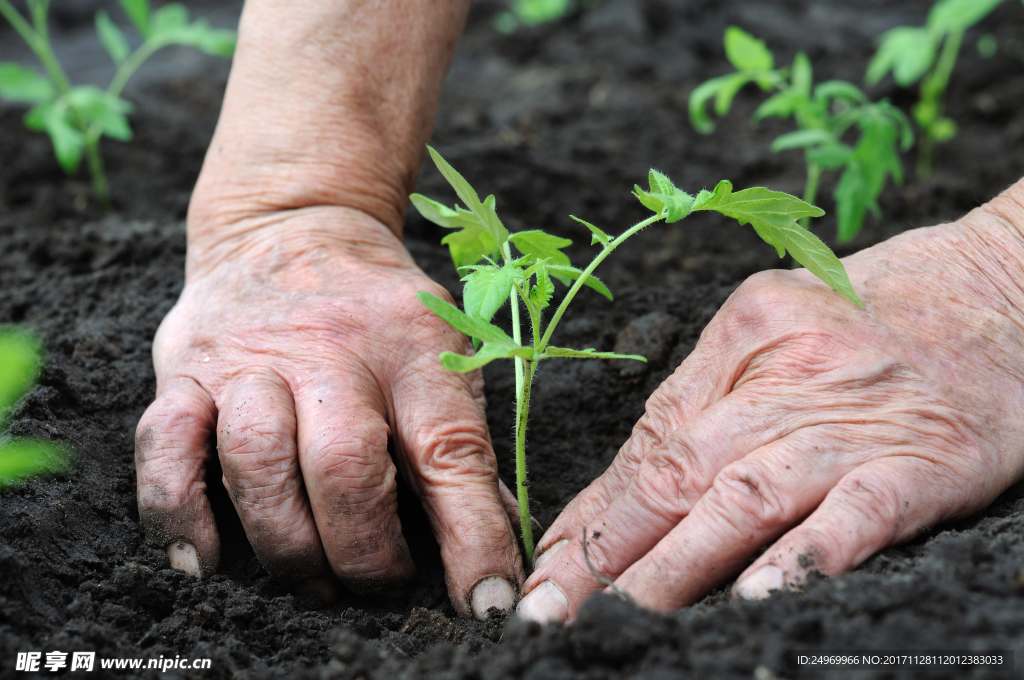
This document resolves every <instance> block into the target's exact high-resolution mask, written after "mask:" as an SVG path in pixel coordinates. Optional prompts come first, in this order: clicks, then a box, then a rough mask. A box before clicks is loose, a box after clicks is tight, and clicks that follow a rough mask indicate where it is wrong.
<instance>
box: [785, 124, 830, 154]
mask: <svg viewBox="0 0 1024 680" xmlns="http://www.w3.org/2000/svg"><path fill="white" fill-rule="evenodd" d="M836 141H837V140H836V136H835V135H833V134H832V133H831V132H829V131H828V130H796V131H795V132H789V133H786V134H784V135H780V136H778V137H776V138H775V141H773V142H772V146H771V149H772V151H775V152H776V153H777V152H779V151H788V150H790V149H806V148H807V147H809V146H817V145H819V144H835V143H836Z"/></svg>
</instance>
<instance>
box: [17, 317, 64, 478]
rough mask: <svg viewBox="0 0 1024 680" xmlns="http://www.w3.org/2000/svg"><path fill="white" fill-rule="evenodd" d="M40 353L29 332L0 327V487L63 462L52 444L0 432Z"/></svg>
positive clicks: (60, 451)
mask: <svg viewBox="0 0 1024 680" xmlns="http://www.w3.org/2000/svg"><path fill="white" fill-rule="evenodd" d="M40 356H41V352H40V348H39V342H38V341H37V340H36V339H35V338H34V337H33V336H32V335H30V334H28V333H26V332H24V331H21V330H18V329H16V328H11V327H6V328H5V327H0V489H3V488H5V487H8V486H11V485H13V484H15V483H17V482H18V481H21V480H24V479H27V478H29V477H35V476H37V475H41V474H46V473H51V472H59V471H61V470H62V469H64V468H65V466H66V464H67V452H66V451H65V450H64V449H63V448H62V447H60V446H58V445H56V444H53V443H51V442H46V441H42V440H39V439H28V438H22V437H10V436H7V435H5V434H3V432H4V429H5V428H6V427H7V421H8V418H9V417H10V412H11V408H12V407H13V406H14V404H15V403H16V402H17V401H18V399H20V398H21V397H22V395H24V394H25V393H26V392H27V391H28V389H29V388H30V387H32V382H33V381H34V379H35V375H36V371H37V370H38V368H39V362H40Z"/></svg>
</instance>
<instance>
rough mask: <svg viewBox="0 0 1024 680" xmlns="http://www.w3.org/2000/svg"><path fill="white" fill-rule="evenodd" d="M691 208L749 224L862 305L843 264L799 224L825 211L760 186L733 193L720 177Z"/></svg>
mask: <svg viewBox="0 0 1024 680" xmlns="http://www.w3.org/2000/svg"><path fill="white" fill-rule="evenodd" d="M693 209H694V210H695V211H696V210H714V211H716V212H719V213H721V214H723V215H726V216H728V217H732V218H733V219H735V220H737V221H738V222H739V223H740V224H741V225H743V224H750V225H751V226H752V227H753V228H754V231H756V232H757V234H758V235H759V236H760V237H761V238H763V239H764V240H765V241H767V242H768V243H769V244H770V245H772V246H774V247H775V249H776V251H777V252H778V254H779V257H782V256H783V255H785V254H786V251H787V250H788V251H789V253H790V254H791V255H792V256H793V259H794V260H796V261H797V262H799V263H800V264H802V265H803V266H804V267H806V268H807V270H808V271H809V272H811V273H812V274H814V275H815V276H817V277H818V278H819V279H821V280H822V281H824V282H825V283H826V284H827V285H828V286H829V287H831V288H832V289H833V290H835V291H836V292H837V293H839V294H840V295H842V296H843V297H845V298H846V299H847V300H849V301H850V302H853V303H854V304H856V305H858V306H860V307H863V306H864V304H863V303H862V302H861V301H860V298H859V297H857V293H856V291H854V289H853V285H852V284H851V283H850V278H849V276H847V274H846V269H845V267H843V263H842V262H840V261H839V258H837V257H836V256H835V255H834V254H833V253H832V251H831V250H830V249H829V247H828V246H826V245H825V244H824V243H822V241H821V239H819V238H818V237H817V236H815V235H814V234H812V233H811V232H810V231H808V230H806V229H804V228H803V227H801V226H800V225H799V224H798V222H797V220H799V219H800V218H802V217H821V216H822V215H824V214H825V211H824V210H822V209H821V208H818V207H816V206H813V205H811V204H809V203H805V202H804V201H801V200H800V199H799V198H797V197H796V196H790V195H789V194H785V193H782V192H781V191H771V190H769V189H764V188H761V187H755V188H752V189H744V190H742V191H737V192H736V193H733V191H732V183H731V182H729V181H728V180H722V181H721V182H719V183H718V186H716V187H715V190H714V191H713V192H701V194H700V195H699V196H698V197H697V201H696V202H695V203H694V206H693Z"/></svg>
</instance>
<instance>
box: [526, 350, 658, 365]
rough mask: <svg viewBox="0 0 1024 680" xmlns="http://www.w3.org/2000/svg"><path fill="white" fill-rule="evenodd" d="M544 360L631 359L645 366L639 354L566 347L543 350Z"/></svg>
mask: <svg viewBox="0 0 1024 680" xmlns="http://www.w3.org/2000/svg"><path fill="white" fill-rule="evenodd" d="M543 357H544V358H547V357H561V358H565V359H633V360H635V361H642V362H644V363H645V364H646V363H647V359H646V358H645V357H642V356H640V355H639V354H616V353H615V352H598V351H597V350H594V349H568V348H566V347H548V348H547V349H546V350H544V354H543Z"/></svg>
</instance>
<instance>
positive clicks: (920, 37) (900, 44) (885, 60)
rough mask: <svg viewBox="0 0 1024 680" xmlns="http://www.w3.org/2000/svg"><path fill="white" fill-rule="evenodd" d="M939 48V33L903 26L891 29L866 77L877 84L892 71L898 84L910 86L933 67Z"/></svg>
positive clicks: (883, 35) (869, 66)
mask: <svg viewBox="0 0 1024 680" xmlns="http://www.w3.org/2000/svg"><path fill="white" fill-rule="evenodd" d="M937 48H938V43H937V39H936V36H935V35H934V34H933V33H932V32H930V31H929V30H928V29H926V28H915V27H912V26H900V27H898V28H894V29H892V30H890V31H887V32H886V33H883V34H882V37H881V40H880V45H879V48H878V52H876V53H875V56H874V57H873V58H872V59H871V63H870V64H869V65H868V70H867V75H865V80H866V81H867V83H868V84H869V85H876V84H878V83H879V82H880V81H881V80H882V78H884V77H885V76H886V75H887V74H888V73H890V72H892V74H893V79H894V80H895V81H896V83H897V84H898V85H900V86H902V87H909V86H910V85H913V84H914V83H916V82H917V81H918V80H920V79H921V77H922V76H924V74H925V73H927V72H928V69H929V68H931V66H932V64H933V63H934V62H935V54H936V50H937Z"/></svg>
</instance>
